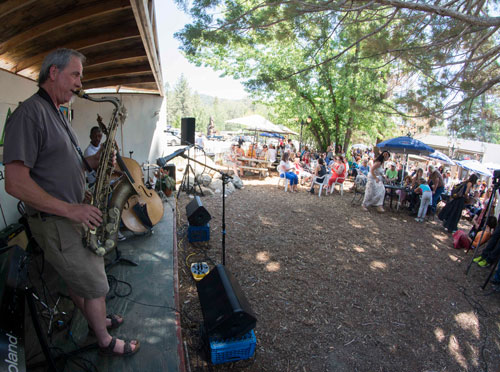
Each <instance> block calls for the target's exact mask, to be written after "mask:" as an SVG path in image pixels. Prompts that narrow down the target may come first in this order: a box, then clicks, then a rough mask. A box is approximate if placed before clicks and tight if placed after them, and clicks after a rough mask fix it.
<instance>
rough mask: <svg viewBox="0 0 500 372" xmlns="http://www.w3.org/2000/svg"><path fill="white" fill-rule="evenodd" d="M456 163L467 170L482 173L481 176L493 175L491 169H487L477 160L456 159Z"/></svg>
mask: <svg viewBox="0 0 500 372" xmlns="http://www.w3.org/2000/svg"><path fill="white" fill-rule="evenodd" d="M457 165H458V166H460V167H462V168H464V169H467V170H469V171H472V172H475V173H479V174H482V175H483V176H487V177H491V176H493V174H492V172H491V170H489V169H488V167H486V166H485V165H484V164H482V163H480V162H478V161H477V160H462V161H457Z"/></svg>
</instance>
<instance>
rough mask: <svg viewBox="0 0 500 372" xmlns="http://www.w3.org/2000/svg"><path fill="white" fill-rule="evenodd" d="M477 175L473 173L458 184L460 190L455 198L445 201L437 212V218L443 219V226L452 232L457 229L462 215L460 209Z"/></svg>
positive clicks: (463, 205)
mask: <svg viewBox="0 0 500 372" xmlns="http://www.w3.org/2000/svg"><path fill="white" fill-rule="evenodd" d="M477 180H478V177H477V175H476V174H473V175H471V176H470V177H469V179H468V180H467V181H465V182H462V184H460V187H461V191H460V193H459V194H457V196H456V197H455V198H453V199H452V200H450V201H449V202H448V203H446V206H445V207H444V208H443V209H442V210H441V212H439V215H438V217H439V219H440V220H441V221H443V226H444V228H445V229H446V230H447V231H449V232H452V233H454V232H455V231H457V229H458V222H459V221H460V218H461V217H462V210H463V209H464V207H465V203H466V201H467V200H468V198H469V194H470V192H471V190H472V188H473V187H474V185H475V184H476V182H477Z"/></svg>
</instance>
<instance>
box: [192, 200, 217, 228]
mask: <svg viewBox="0 0 500 372" xmlns="http://www.w3.org/2000/svg"><path fill="white" fill-rule="evenodd" d="M186 216H187V220H188V222H189V224H190V225H191V226H204V225H206V224H207V223H208V222H210V220H211V219H212V216H211V215H210V213H208V211H207V210H206V209H205V207H204V206H203V205H202V204H201V199H200V197H199V196H195V197H194V199H193V200H191V201H190V202H189V204H188V205H186Z"/></svg>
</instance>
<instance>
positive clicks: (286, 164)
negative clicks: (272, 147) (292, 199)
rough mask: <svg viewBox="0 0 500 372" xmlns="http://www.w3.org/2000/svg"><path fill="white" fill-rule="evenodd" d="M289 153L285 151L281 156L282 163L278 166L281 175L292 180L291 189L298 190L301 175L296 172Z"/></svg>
mask: <svg viewBox="0 0 500 372" xmlns="http://www.w3.org/2000/svg"><path fill="white" fill-rule="evenodd" d="M289 155H290V154H289V153H288V152H285V153H284V154H283V157H282V158H281V162H280V165H279V166H278V169H279V173H280V177H284V178H286V179H287V180H289V181H290V187H291V191H292V192H294V191H297V185H298V183H299V177H298V176H297V175H296V174H295V172H294V169H295V168H294V167H293V165H292V164H291V163H290V161H289V160H288V159H289Z"/></svg>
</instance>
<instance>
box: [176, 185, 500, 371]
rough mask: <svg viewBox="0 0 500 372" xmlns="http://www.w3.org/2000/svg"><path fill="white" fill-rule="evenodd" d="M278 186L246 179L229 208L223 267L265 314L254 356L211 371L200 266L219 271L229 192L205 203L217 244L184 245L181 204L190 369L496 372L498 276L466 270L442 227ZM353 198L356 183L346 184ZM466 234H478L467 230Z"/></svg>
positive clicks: (466, 258) (499, 356)
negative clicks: (492, 281)
mask: <svg viewBox="0 0 500 372" xmlns="http://www.w3.org/2000/svg"><path fill="white" fill-rule="evenodd" d="M276 185H277V178H276V177H268V178H266V179H265V180H262V181H261V180H258V179H251V180H245V187H244V188H243V189H242V190H237V191H235V192H234V193H233V194H231V195H229V196H228V197H227V198H226V231H227V234H226V267H227V268H228V269H229V271H230V272H231V273H232V274H233V275H234V276H235V277H236V278H237V280H238V283H239V284H240V286H241V287H242V289H243V291H244V293H245V295H246V297H247V298H248V300H249V302H250V304H251V305H252V309H253V311H254V312H255V314H256V315H257V318H258V322H257V327H256V328H255V334H256V336H257V348H256V354H255V357H254V358H252V359H250V360H246V361H239V362H235V363H229V364H222V365H216V366H210V365H208V364H207V363H206V362H205V361H204V360H203V358H204V357H203V352H202V347H201V341H200V333H199V327H200V323H201V322H202V320H203V318H202V315H201V310H200V304H199V300H198V295H197V292H196V285H195V282H194V280H193V279H192V277H191V274H190V271H189V264H190V263H192V262H198V261H206V262H208V263H209V264H210V265H213V264H216V263H221V261H222V259H221V255H222V252H221V246H222V245H221V236H222V234H221V216H222V197H221V195H220V194H216V195H214V196H207V197H202V201H203V205H204V206H205V208H207V210H208V211H209V212H210V214H211V215H212V220H211V221H210V230H211V231H210V233H211V239H210V242H209V243H208V244H207V243H193V244H190V243H188V242H187V237H186V231H187V225H186V224H187V221H186V215H185V205H186V204H187V203H188V202H189V201H190V200H191V199H189V197H188V196H187V195H185V194H181V197H180V198H179V200H178V217H177V219H178V221H177V226H178V241H179V250H178V256H179V257H178V258H179V278H180V297H181V300H180V302H181V306H182V327H183V337H184V340H185V341H186V346H187V350H188V355H189V363H190V368H191V371H209V370H213V371H234V370H238V371H248V372H250V371H256V372H257V371H259V372H260V371H273V372H282V371H283V372H284V371H313V372H316V371H328V372H353V371H360V372H361V371H367V372H368V371H384V372H404V371H408V372H419V371H421V372H424V371H425V372H434V371H487V370H489V371H496V370H497V369H498V368H499V366H500V353H499V351H500V322H499V314H500V311H499V308H498V305H499V303H500V294H498V293H496V292H493V291H492V286H491V285H488V287H487V288H486V289H485V290H484V291H483V290H481V288H480V287H481V285H482V284H483V282H484V281H485V280H486V277H487V275H488V273H489V269H483V268H479V267H478V266H477V265H475V264H474V265H473V266H472V268H471V270H470V272H469V274H468V275H467V276H466V275H465V270H466V268H467V266H468V264H469V262H470V260H471V258H472V253H473V252H472V251H471V252H469V254H467V255H466V254H465V252H464V251H458V250H455V249H453V247H452V238H451V235H449V234H448V233H446V232H445V231H444V230H443V228H442V226H441V223H440V221H439V220H437V219H436V221H429V222H426V223H424V224H419V223H417V222H415V220H414V218H413V216H410V215H409V214H408V213H407V212H405V211H393V210H391V211H388V212H386V213H384V214H379V213H377V212H376V211H375V210H372V211H370V212H369V213H367V212H364V211H362V210H361V208H360V207H359V206H358V205H356V206H352V205H351V200H352V198H353V194H352V193H349V192H344V195H343V196H340V195H339V194H338V193H335V194H333V195H328V196H326V197H324V196H322V197H321V198H318V195H317V190H316V195H311V194H310V193H308V192H307V189H305V188H301V189H300V190H299V192H298V193H290V192H288V193H285V192H284V190H283V188H277V186H276ZM345 188H346V189H349V188H350V184H349V183H347V182H346V186H345ZM461 227H462V228H464V229H468V228H469V223H468V222H467V221H465V220H462V222H461Z"/></svg>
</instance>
